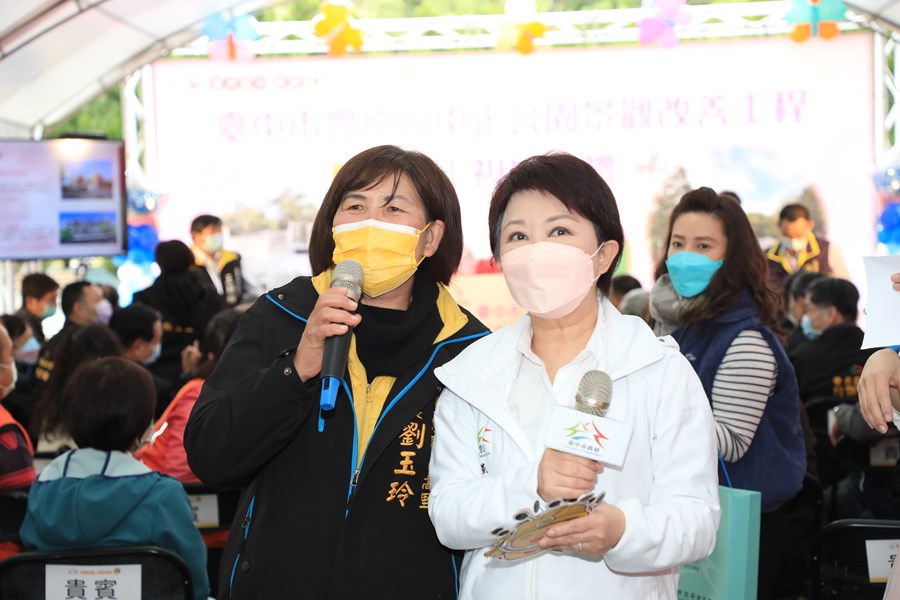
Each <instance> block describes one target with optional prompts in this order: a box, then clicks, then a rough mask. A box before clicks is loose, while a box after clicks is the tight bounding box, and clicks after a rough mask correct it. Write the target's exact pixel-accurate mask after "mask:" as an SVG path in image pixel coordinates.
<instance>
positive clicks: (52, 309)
mask: <svg viewBox="0 0 900 600" xmlns="http://www.w3.org/2000/svg"><path fill="white" fill-rule="evenodd" d="M55 314H56V305H55V304H48V305H47V306H45V307H44V312H42V313H41V318H42V319H49V318H50V317H52V316H53V315H55Z"/></svg>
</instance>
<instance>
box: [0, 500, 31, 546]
mask: <svg viewBox="0 0 900 600" xmlns="http://www.w3.org/2000/svg"><path fill="white" fill-rule="evenodd" d="M27 508H28V493H27V492H9V491H6V492H0V542H8V541H17V540H18V539H19V528H20V527H21V526H22V521H24V520H25V510H26V509H27Z"/></svg>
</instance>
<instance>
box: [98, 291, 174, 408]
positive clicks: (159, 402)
mask: <svg viewBox="0 0 900 600" xmlns="http://www.w3.org/2000/svg"><path fill="white" fill-rule="evenodd" d="M109 328H110V329H112V330H113V331H114V332H115V333H116V335H118V336H119V341H121V342H122V347H123V348H124V349H125V358H128V359H130V360H131V361H133V362H136V363H137V364H139V365H142V366H143V367H145V368H146V367H149V366H150V365H152V364H153V363H155V362H156V361H157V360H159V355H160V353H161V352H162V336H163V329H162V317H161V316H160V314H159V313H158V312H156V311H155V310H154V309H152V308H150V307H149V306H144V305H143V304H132V305H131V306H128V307H126V308H123V309H121V310H119V311H117V312H116V314H114V315H113V317H112V319H111V320H110V322H109ZM150 374H151V376H152V377H153V385H154V386H155V387H156V411H155V413H154V418H159V416H160V415H162V413H163V411H164V410H166V407H167V406H168V405H169V402H171V400H172V394H170V393H169V392H170V388H171V387H172V384H171V382H170V381H168V380H165V379H162V378H160V377H157V376H156V375H155V374H153V373H150Z"/></svg>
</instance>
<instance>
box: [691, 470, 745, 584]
mask: <svg viewBox="0 0 900 600" xmlns="http://www.w3.org/2000/svg"><path fill="white" fill-rule="evenodd" d="M719 460H720V461H721V456H720V457H719ZM722 468H723V469H724V468H725V465H724V464H722ZM725 478H726V482H727V483H728V484H729V487H724V486H721V485H720V486H719V504H720V505H721V507H722V519H721V521H720V522H719V530H718V532H716V548H715V550H713V553H712V554H710V555H709V556H708V557H707V558H704V559H703V560H699V561H697V562H694V563H689V564H686V565H682V566H681V575H680V576H679V578H678V598H679V600H756V584H757V577H758V573H757V571H758V568H759V515H760V501H761V494H760V493H759V492H755V491H750V490H739V489H736V488H733V487H730V485H731V481H730V479H729V478H728V471H725Z"/></svg>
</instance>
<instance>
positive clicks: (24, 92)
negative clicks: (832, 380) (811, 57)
mask: <svg viewBox="0 0 900 600" xmlns="http://www.w3.org/2000/svg"><path fill="white" fill-rule="evenodd" d="M283 1H284V0H0V137H6V138H9V137H30V136H31V135H32V134H33V132H34V131H35V130H36V129H39V128H40V127H42V126H45V125H50V124H54V123H56V122H58V121H60V120H62V119H63V118H65V117H66V116H68V115H69V114H71V113H72V112H74V111H76V110H78V109H79V108H80V107H81V106H83V105H84V104H85V103H87V102H88V101H90V100H91V99H92V98H94V97H95V96H97V95H98V94H100V93H102V92H103V91H105V90H107V89H108V88H110V87H112V86H114V85H116V84H118V83H119V82H120V81H122V79H123V78H124V77H125V76H127V75H128V74H129V73H131V72H133V71H135V70H137V69H138V68H140V67H141V66H143V65H145V64H148V63H150V62H152V61H153V60H155V59H157V58H159V57H161V56H164V55H166V54H167V53H168V52H169V51H170V50H172V49H174V48H178V47H180V46H183V45H185V44H187V43H189V42H191V41H193V40H195V39H197V38H198V37H200V35H201V33H200V29H201V27H202V25H203V22H204V21H205V20H206V18H207V17H209V16H211V15H213V14H215V13H218V12H223V11H224V12H230V14H232V15H235V16H236V15H242V14H248V13H252V12H254V11H257V10H259V9H261V8H264V7H266V6H270V5H273V4H278V3H279V2H283ZM847 5H848V7H850V8H851V9H853V10H854V11H855V12H857V13H861V14H864V15H867V16H868V17H870V18H871V20H872V21H873V24H874V25H878V26H880V27H883V28H886V29H890V30H892V31H897V30H900V0H850V1H849V2H847Z"/></svg>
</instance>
